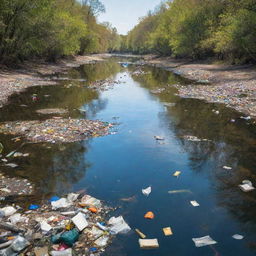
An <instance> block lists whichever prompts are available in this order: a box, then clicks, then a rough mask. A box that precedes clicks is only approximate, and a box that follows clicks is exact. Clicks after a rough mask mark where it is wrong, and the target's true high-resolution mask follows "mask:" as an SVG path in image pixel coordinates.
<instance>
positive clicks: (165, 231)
mask: <svg viewBox="0 0 256 256" xmlns="http://www.w3.org/2000/svg"><path fill="white" fill-rule="evenodd" d="M163 232H164V235H165V236H171V235H173V232H172V229H171V228H170V227H167V228H163Z"/></svg>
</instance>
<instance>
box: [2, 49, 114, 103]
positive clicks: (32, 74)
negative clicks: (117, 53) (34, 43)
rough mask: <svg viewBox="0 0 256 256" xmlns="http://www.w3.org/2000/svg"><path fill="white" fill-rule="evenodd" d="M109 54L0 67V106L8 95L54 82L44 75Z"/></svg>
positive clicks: (97, 59)
mask: <svg viewBox="0 0 256 256" xmlns="http://www.w3.org/2000/svg"><path fill="white" fill-rule="evenodd" d="M109 56H110V55H109V54H95V55H88V56H76V57H74V58H73V59H63V60H60V61H59V62H58V63H48V62H44V61H29V62H25V63H23V64H22V65H20V66H19V68H17V69H10V68H6V67H0V107H1V106H3V105H4V104H6V103H7V101H8V97H9V96H11V95H12V94H13V93H20V92H21V91H23V90H25V89H26V88H29V87H32V86H46V85H53V84H55V83H56V82H55V81H52V80H49V78H46V76H50V75H53V74H55V73H60V72H61V73H64V72H66V71H67V70H68V69H70V68H73V67H78V66H80V65H83V64H89V63H93V62H98V61H103V60H104V59H105V58H108V57H109Z"/></svg>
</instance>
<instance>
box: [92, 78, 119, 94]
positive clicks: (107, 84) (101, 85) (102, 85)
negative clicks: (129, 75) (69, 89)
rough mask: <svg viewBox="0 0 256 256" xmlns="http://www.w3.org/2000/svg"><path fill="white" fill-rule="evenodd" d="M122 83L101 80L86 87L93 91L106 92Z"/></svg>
mask: <svg viewBox="0 0 256 256" xmlns="http://www.w3.org/2000/svg"><path fill="white" fill-rule="evenodd" d="M121 83H123V82H122V81H120V80H113V79H103V80H97V81H95V82H93V83H91V84H90V85H89V86H88V87H89V88H90V89H93V90H101V91H107V90H110V89H112V88H113V87H114V85H116V84H121Z"/></svg>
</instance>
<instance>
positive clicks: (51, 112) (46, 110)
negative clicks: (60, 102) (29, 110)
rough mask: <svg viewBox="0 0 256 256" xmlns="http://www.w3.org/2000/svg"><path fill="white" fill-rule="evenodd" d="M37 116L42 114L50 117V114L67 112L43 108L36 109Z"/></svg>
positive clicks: (65, 111)
mask: <svg viewBox="0 0 256 256" xmlns="http://www.w3.org/2000/svg"><path fill="white" fill-rule="evenodd" d="M36 112H37V113H38V114H43V115H50V114H59V115H63V114H67V113H68V111H67V110H66V109H63V108H44V109H38V110H37V111H36Z"/></svg>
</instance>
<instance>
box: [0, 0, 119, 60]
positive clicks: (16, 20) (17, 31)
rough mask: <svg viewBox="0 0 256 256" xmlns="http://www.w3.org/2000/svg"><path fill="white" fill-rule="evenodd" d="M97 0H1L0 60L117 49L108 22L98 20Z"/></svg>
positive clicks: (51, 57)
mask: <svg viewBox="0 0 256 256" xmlns="http://www.w3.org/2000/svg"><path fill="white" fill-rule="evenodd" d="M104 10H105V8H104V5H103V4H102V3H101V2H100V1H99V0H81V1H76V0H0V62H2V63H7V64H8V63H13V62H16V61H19V60H21V61H22V60H25V59H30V58H34V57H40V58H41V57H44V58H46V59H48V60H56V59H57V58H58V57H62V56H69V55H74V54H85V53H98V52H108V51H110V52H111V51H114V50H117V49H119V46H120V40H119V39H120V37H119V35H118V34H117V32H116V29H114V28H112V27H111V26H110V24H107V23H105V24H98V23H97V19H96V17H97V15H98V14H99V13H100V12H103V11H104Z"/></svg>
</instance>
